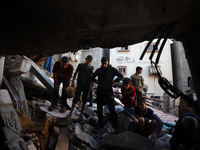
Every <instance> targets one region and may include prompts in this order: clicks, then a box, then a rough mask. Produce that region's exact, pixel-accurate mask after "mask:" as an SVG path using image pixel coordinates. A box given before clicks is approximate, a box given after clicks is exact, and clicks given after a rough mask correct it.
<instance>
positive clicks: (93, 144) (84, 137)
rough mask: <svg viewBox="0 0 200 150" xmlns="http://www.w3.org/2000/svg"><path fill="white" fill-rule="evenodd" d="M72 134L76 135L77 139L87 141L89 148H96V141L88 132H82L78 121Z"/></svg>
mask: <svg viewBox="0 0 200 150" xmlns="http://www.w3.org/2000/svg"><path fill="white" fill-rule="evenodd" d="M74 136H76V137H77V138H78V139H80V140H82V141H84V142H86V143H88V144H89V145H90V147H91V148H94V149H97V148H98V142H97V141H96V140H95V139H94V138H93V137H92V136H90V135H89V134H87V133H86V132H83V131H82V129H81V125H80V124H79V123H76V126H75V130H74Z"/></svg>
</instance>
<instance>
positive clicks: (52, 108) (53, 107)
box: [48, 105, 57, 111]
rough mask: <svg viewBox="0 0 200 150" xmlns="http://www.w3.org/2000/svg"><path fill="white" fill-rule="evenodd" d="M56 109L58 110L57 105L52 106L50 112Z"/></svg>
mask: <svg viewBox="0 0 200 150" xmlns="http://www.w3.org/2000/svg"><path fill="white" fill-rule="evenodd" d="M56 108H57V107H56V105H51V106H49V108H48V111H53V110H54V109H56Z"/></svg>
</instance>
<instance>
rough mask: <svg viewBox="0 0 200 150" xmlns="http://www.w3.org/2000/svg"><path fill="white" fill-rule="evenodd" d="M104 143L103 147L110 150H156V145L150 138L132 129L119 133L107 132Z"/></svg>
mask: <svg viewBox="0 0 200 150" xmlns="http://www.w3.org/2000/svg"><path fill="white" fill-rule="evenodd" d="M103 143H104V144H103V148H106V149H109V150H111V149H112V150H116V149H117V150H154V145H153V143H152V142H151V141H150V140H149V139H148V138H145V137H143V136H141V135H139V134H137V133H134V132H131V131H125V132H123V133H120V134H118V135H113V134H106V135H105V136H104V137H103Z"/></svg>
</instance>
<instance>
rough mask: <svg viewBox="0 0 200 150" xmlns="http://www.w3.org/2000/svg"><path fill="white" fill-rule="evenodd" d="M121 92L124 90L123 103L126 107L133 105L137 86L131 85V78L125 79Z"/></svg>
mask: <svg viewBox="0 0 200 150" xmlns="http://www.w3.org/2000/svg"><path fill="white" fill-rule="evenodd" d="M121 92H122V103H123V104H124V108H131V107H133V105H134V100H135V96H136V91H135V88H134V87H133V86H132V85H131V80H130V79H129V78H124V79H123V85H122V87H121Z"/></svg>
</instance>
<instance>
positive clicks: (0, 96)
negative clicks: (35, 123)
mask: <svg viewBox="0 0 200 150" xmlns="http://www.w3.org/2000/svg"><path fill="white" fill-rule="evenodd" d="M0 116H1V117H2V120H3V123H4V125H5V126H4V127H3V133H4V137H5V140H6V143H7V146H8V148H9V149H13V148H15V149H20V150H27V149H28V147H27V145H26V143H25V142H24V140H23V139H22V138H21V137H20V131H21V129H22V127H21V124H20V121H19V118H18V116H17V113H16V112H15V110H14V109H13V107H12V101H11V99H10V96H9V94H8V91H7V90H0Z"/></svg>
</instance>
